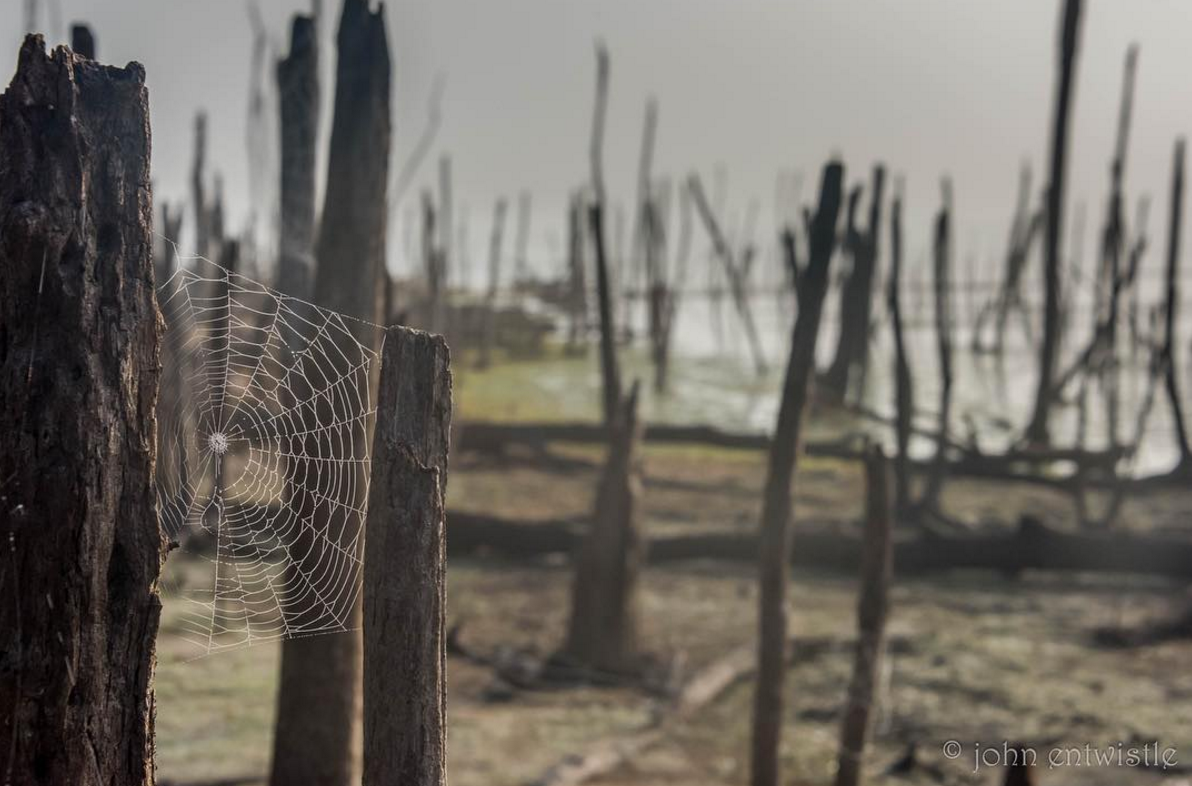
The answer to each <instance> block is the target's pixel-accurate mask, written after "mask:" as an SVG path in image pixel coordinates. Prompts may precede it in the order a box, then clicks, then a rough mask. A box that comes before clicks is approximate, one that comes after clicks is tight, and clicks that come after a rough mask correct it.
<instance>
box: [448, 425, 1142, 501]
mask: <svg viewBox="0 0 1192 786" xmlns="http://www.w3.org/2000/svg"><path fill="white" fill-rule="evenodd" d="M643 438H644V439H645V441H646V442H653V443H659V444H666V443H668V444H677V445H682V444H692V445H707V446H711V447H717V448H726V449H730V450H756V451H762V450H769V448H770V437H769V436H768V435H766V434H760V433H748V432H734V431H726V430H724V429H720V428H716V427H715V426H674V425H659V424H655V425H648V426H646V430H645V434H644V437H643ZM605 441H606V432H605V430H604V427H603V426H601V425H599V424H596V423H585V422H580V421H569V422H558V423H549V422H523V423H496V422H492V421H470V422H466V423H465V424H464V425H463V426H462V427H461V432H460V440H459V450H460V451H462V452H469V451H471V452H477V453H496V454H500V453H505V452H507V451H508V450H509V449H510V448H511V447H513V446H515V445H516V446H522V447H525V448H529V449H532V450H535V451H539V452H546V451H547V447H548V446H549V445H550V444H552V443H558V442H566V443H572V444H579V445H603V444H604V443H605ZM804 452H805V453H806V454H807V455H808V456H813V457H816V458H838V459H842V460H846V461H861V460H863V459H864V451H863V449H862V444H861V441H860V440H859V439H850V438H848V437H845V438H841V439H836V440H822V441H819V442H808V443H806V444H805V445H804ZM949 453H953V454H957V455H956V457H955V458H954V459H953V460H951V461H950V462H949V463H948V467H947V470H948V474H949V475H950V476H951V477H970V478H983V479H988V480H1004V481H1009V482H1021V483H1031V484H1034V485H1042V486H1049V487H1054V488H1061V489H1064V488H1068V487H1070V486H1071V485H1072V483H1073V482H1074V479H1075V478H1074V475H1073V474H1060V473H1054V474H1052V473H1047V472H1044V471H1041V470H1040V467H1046V466H1047V465H1053V464H1071V465H1074V467H1075V470H1076V471H1077V472H1088V471H1095V472H1106V473H1108V472H1111V471H1112V469H1113V466H1114V464H1115V463H1116V462H1117V461H1118V460H1119V459H1120V458H1122V455H1123V453H1122V451H1121V450H1120V449H1114V450H1106V451H1088V450H1081V449H1078V448H1040V449H1014V450H1010V451H1008V452H1006V453H1003V454H986V453H981V452H979V451H975V450H972V449H969V448H965V447H962V446H960V445H955V444H953V445H950V446H949ZM909 465H910V468H911V469H913V470H915V471H917V472H926V471H929V470H931V468H932V466H933V464H932V462H931V461H923V460H911V461H910V462H909Z"/></svg>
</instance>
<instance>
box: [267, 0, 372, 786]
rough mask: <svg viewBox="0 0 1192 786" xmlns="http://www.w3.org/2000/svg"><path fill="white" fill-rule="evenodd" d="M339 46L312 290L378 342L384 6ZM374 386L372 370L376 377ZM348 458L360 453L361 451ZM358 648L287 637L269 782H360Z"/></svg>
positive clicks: (352, 620)
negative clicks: (320, 223)
mask: <svg viewBox="0 0 1192 786" xmlns="http://www.w3.org/2000/svg"><path fill="white" fill-rule="evenodd" d="M337 48H338V62H337V65H336V89H335V110H334V117H333V120H332V127H331V143H330V149H329V154H328V161H327V172H328V174H327V188H326V194H325V196H324V203H323V218H322V228H321V230H320V232H319V236H318V242H317V245H316V248H315V256H316V258H317V259H318V267H317V269H316V271H315V280H314V290H313V299H314V302H315V303H317V304H318V305H319V306H322V307H324V308H327V309H330V310H332V311H336V312H339V313H340V314H343V315H345V316H346V317H350V318H351V319H348V320H345V324H346V325H348V327H349V328H350V330H351V331H352V333H353V334H354V336H355V338H356V339H357V340H358V341H359V342H360V343H361V344H363V345H364V346H365V347H369V348H374V347H376V346H377V340H378V336H377V332H378V331H377V329H376V328H375V327H374V326H373V323H375V322H376V321H377V320H378V319H380V309H381V303H382V294H383V287H382V286H381V282H382V281H383V280H384V279H383V276H384V272H385V270H384V258H385V237H386V222H387V220H388V213H387V211H386V207H385V204H386V200H385V195H386V186H387V183H388V161H389V138H390V128H391V126H390V114H389V100H390V60H389V45H388V40H387V36H386V32H385V16H384V13H383V11H381V10H377V11H373V10H370V8H369V3H368V2H367V0H344V5H343V14H342V15H341V17H340V25H339V32H338V36H337ZM373 385H375V377H374V378H373V379H372V380H370V387H372V386H373ZM373 389H374V390H375V388H373ZM328 409H330V408H328ZM319 416H320V417H326V418H331V419H333V420H340V419H342V418H343V417H345V416H346V413H343V412H338V413H337V412H334V411H327V412H320V415H319ZM328 422H331V421H328ZM370 438H371V435H370ZM361 452H362V451H361ZM349 458H350V459H355V460H359V459H363V455H356V456H349ZM356 466H357V468H358V469H357V471H358V472H360V473H361V477H360V478H358V482H356V483H354V484H353V486H354V487H355V488H356V489H359V490H363V489H364V488H365V487H366V486H367V484H366V483H365V480H366V479H365V478H364V477H363V474H364V463H363V462H362V461H358V462H357V465H356ZM329 493H330V492H329ZM358 496H359V497H360V498H359V499H348V500H341V501H342V502H344V503H345V504H348V505H352V506H353V507H360V506H362V505H364V503H365V500H364V499H363V497H364V495H363V493H360V494H359V495H358ZM320 507H321V511H322V512H320V513H318V514H317V515H318V516H320V517H325V516H326V515H328V514H327V513H326V506H320ZM315 521H316V522H320V521H322V518H316V519H315ZM316 526H317V525H316ZM360 613H361V608H360V604H359V602H357V603H356V604H355V605H354V607H353V609H352V612H351V615H350V617H349V619H348V620H346V627H348V628H350V629H351V628H357V627H358V626H359V619H360ZM361 648H362V642H361V637H360V634H359V632H358V631H354V632H348V633H341V634H336V635H328V636H312V637H308V638H300V639H289V640H287V641H285V643H284V644H283V647H282V662H281V678H280V684H279V687H278V698H277V706H278V712H277V728H276V731H275V734H274V747H273V765H272V772H271V775H270V778H271V783H273V784H275V785H276V786H282V784H285V785H286V786H289V784H295V783H318V784H325V785H326V786H347V784H351V783H356V782H358V781H359V750H360V736H359V735H360V730H361V727H360V702H361V695H360V691H361V678H360V674H361Z"/></svg>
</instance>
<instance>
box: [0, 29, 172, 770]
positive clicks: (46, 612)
mask: <svg viewBox="0 0 1192 786" xmlns="http://www.w3.org/2000/svg"><path fill="white" fill-rule="evenodd" d="M149 147H150V145H149V103H148V93H147V92H146V89H145V70H144V68H142V66H141V65H140V64H138V63H130V64H129V65H128V66H127V67H125V68H114V67H111V66H103V65H99V64H98V63H95V62H94V61H92V60H88V59H86V58H83V57H80V56H77V55H74V54H72V53H71V52H70V50H68V49H66V48H64V47H60V48H58V49H56V50H55V51H54V52H53V53H52V54H51V55H49V56H47V55H46V52H45V44H44V42H43V40H42V37H41V36H29V37H27V38H26V39H25V42H24V45H23V46H22V47H21V51H20V57H19V59H18V63H17V73H16V76H15V77H14V79H13V81H12V83H11V85H10V86H9V88H8V90H7V92H5V93H4V94H3V96H0V150H3V153H2V154H0V271H2V272H0V391H3V392H2V393H0V597H3V598H4V602H3V603H0V652H2V653H4V654H3V658H2V659H3V661H4V663H3V666H0V737H2V738H3V739H4V741H5V742H4V743H3V744H0V777H2V778H3V780H4V782H5V783H6V784H12V786H35V785H36V784H47V783H62V784H67V783H69V784H75V783H105V784H121V786H135V785H136V784H150V783H152V782H153V691H152V681H153V668H154V644H155V639H156V636H157V626H158V620H159V617H160V613H161V603H160V601H159V599H158V595H157V581H158V575H159V573H160V571H161V564H162V560H163V558H164V556H165V549H164V543H163V540H162V537H161V532H160V530H159V529H158V523H157V509H156V505H155V502H154V499H155V497H154V489H153V472H154V459H155V452H156V448H155V445H156V420H155V419H154V407H155V406H156V404H157V386H158V350H159V343H160V333H161V328H160V323H159V317H158V314H157V305H156V302H155V299H154V294H153V238H152V226H153V209H152V197H151V192H150V184H149Z"/></svg>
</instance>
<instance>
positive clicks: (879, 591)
mask: <svg viewBox="0 0 1192 786" xmlns="http://www.w3.org/2000/svg"><path fill="white" fill-rule="evenodd" d="M890 520H891V515H890V464H889V462H888V461H887V460H886V456H885V454H884V453H883V452H882V449H881V447H879V446H874V447H873V448H871V449H870V450H869V452H868V453H867V454H866V456H865V539H864V541H863V543H862V546H861V594H860V597H859V599H858V600H857V650H856V654H855V656H854V660H853V676H852V681H851V682H850V683H849V687H848V699H847V704H846V705H845V708H844V724H843V726H842V728H841V735H840V760H839V766H838V768H837V770H836V786H857V784H858V783H860V782H861V773H862V770H863V766H862V765H863V764H864V754H865V744H866V743H867V742H868V740H869V728H870V726H871V719H872V717H873V697H874V695H875V694H876V693H877V686H878V681H879V680H880V679H881V666H882V658H883V656H884V654H885V648H886V613H887V611H888V609H889V599H888V594H889V589H890V577H891V575H892V574H893V572H894V551H893V547H892V542H891V539H890V529H891V521H890Z"/></svg>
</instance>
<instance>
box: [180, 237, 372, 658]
mask: <svg viewBox="0 0 1192 786" xmlns="http://www.w3.org/2000/svg"><path fill="white" fill-rule="evenodd" d="M187 261H188V262H190V263H191V264H190V266H189V267H183V266H180V267H179V268H178V270H177V271H176V272H175V273H174V275H173V276H171V277H170V279H169V280H167V281H165V282H164V283H162V284H160V286H159V287H158V302H159V305H160V307H161V311H162V315H163V317H164V318H165V332H164V334H163V336H162V371H161V390H160V396H159V403H158V429H159V438H158V446H159V448H158V469H157V501H158V511H159V516H160V519H161V526H162V531H163V533H164V534H165V535H166V537H168V538H169V539H170V540H171V541H174V542H176V543H178V544H180V546H181V549H182V551H183V557H182V561H183V562H185V563H186V565H187V567H188V570H187V571H186V572H185V577H186V578H185V580H180V581H177V582H176V583H177V584H178V587H177V589H176V590H175V591H174V592H172V593H170V594H171V595H173V597H172V598H171V597H170V596H169V595H167V603H169V602H175V603H181V604H184V606H185V608H184V609H183V610H181V612H180V614H179V616H180V622H179V623H178V626H179V627H180V629H181V631H182V633H183V636H184V637H185V638H186V639H187V641H189V642H190V643H191V644H193V645H194V647H195V648H196V650H197V654H199V655H203V654H210V653H212V652H217V651H220V650H225V649H231V648H236V647H241V646H246V645H250V644H256V643H258V642H264V641H270V640H277V639H281V638H289V637H298V636H308V635H314V634H319V633H331V632H339V631H345V630H349V629H351V628H352V627H354V626H355V625H356V624H357V623H355V622H353V620H352V619H351V612H352V609H353V606H354V604H355V602H356V598H357V595H358V593H359V591H360V590H359V573H360V563H361V559H362V556H363V541H362V533H363V525H364V515H365V507H366V504H367V500H368V460H369V448H370V445H369V440H370V438H371V433H372V423H373V418H374V414H375V411H374V403H373V401H372V400H371V399H370V393H369V375H370V372H371V371H372V369H373V367H374V365H375V364H376V363H377V362H378V356H377V354H376V353H375V352H374V351H373V350H372V349H371V348H370V347H368V346H366V345H364V344H362V343H361V342H360V341H359V340H358V338H357V336H358V335H360V331H361V330H366V329H371V328H373V327H375V326H368V325H365V324H364V323H357V322H356V321H355V320H352V319H350V318H348V317H344V316H342V315H340V314H337V313H335V312H332V311H328V310H326V309H321V308H318V307H316V306H314V305H311V304H309V303H306V302H305V301H302V300H299V299H296V298H291V297H288V296H286V295H283V294H281V293H278V292H275V291H273V290H271V289H269V288H268V287H265V286H263V285H261V284H258V283H257V282H255V281H252V280H251V279H248V278H245V277H244V276H241V275H238V274H236V273H233V272H229V271H227V270H225V269H224V268H222V267H220V266H218V265H216V264H215V263H213V262H210V261H208V260H206V259H201V258H196V259H191V260H187Z"/></svg>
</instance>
